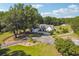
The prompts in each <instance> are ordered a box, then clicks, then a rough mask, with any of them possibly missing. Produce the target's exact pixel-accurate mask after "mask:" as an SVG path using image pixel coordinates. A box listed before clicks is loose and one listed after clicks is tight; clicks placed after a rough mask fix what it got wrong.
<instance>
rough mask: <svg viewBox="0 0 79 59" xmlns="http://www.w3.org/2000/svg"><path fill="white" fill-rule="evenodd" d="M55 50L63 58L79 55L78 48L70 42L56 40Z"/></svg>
mask: <svg viewBox="0 0 79 59" xmlns="http://www.w3.org/2000/svg"><path fill="white" fill-rule="evenodd" d="M55 44H56V48H57V50H58V51H59V52H60V53H61V54H62V55H64V56H70V55H79V47H78V46H76V45H75V44H74V43H73V42H72V41H71V40H64V39H61V38H59V39H56V40H55Z"/></svg>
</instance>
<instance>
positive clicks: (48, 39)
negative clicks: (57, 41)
mask: <svg viewBox="0 0 79 59" xmlns="http://www.w3.org/2000/svg"><path fill="white" fill-rule="evenodd" d="M32 39H33V40H36V41H40V42H42V43H47V44H54V38H52V36H41V37H32Z"/></svg>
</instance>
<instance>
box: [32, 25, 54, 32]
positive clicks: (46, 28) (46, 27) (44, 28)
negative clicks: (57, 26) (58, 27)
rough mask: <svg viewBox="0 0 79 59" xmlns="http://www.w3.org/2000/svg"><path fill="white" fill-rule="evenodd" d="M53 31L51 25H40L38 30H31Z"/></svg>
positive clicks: (36, 29) (34, 29)
mask: <svg viewBox="0 0 79 59" xmlns="http://www.w3.org/2000/svg"><path fill="white" fill-rule="evenodd" d="M52 30H54V26H53V25H47V24H40V25H39V27H38V28H32V32H39V31H41V32H48V31H52Z"/></svg>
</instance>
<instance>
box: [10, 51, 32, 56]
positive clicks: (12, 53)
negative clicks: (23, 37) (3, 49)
mask: <svg viewBox="0 0 79 59" xmlns="http://www.w3.org/2000/svg"><path fill="white" fill-rule="evenodd" d="M9 55H10V56H31V55H29V54H26V53H25V52H24V51H22V50H18V51H13V52H11V53H10V54H9Z"/></svg>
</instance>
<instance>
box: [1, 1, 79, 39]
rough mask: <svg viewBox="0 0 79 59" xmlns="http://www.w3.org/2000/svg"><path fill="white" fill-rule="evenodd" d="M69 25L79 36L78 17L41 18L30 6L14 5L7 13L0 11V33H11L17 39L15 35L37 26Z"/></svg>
mask: <svg viewBox="0 0 79 59" xmlns="http://www.w3.org/2000/svg"><path fill="white" fill-rule="evenodd" d="M66 23H67V24H70V25H71V26H72V28H73V30H74V31H75V32H76V33H78V34H79V31H78V30H79V17H78V16H77V17H75V18H56V17H50V16H46V17H42V16H41V15H40V13H39V12H38V10H37V9H36V8H34V7H32V5H24V4H20V3H19V4H15V5H14V6H11V7H10V9H9V10H8V11H5V12H3V11H0V32H5V31H11V32H13V33H14V35H15V37H16V38H17V34H19V33H20V32H21V30H23V32H24V33H25V32H26V29H29V30H30V31H31V28H32V27H37V26H38V25H39V24H51V25H54V26H57V25H61V24H66Z"/></svg>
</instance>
